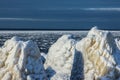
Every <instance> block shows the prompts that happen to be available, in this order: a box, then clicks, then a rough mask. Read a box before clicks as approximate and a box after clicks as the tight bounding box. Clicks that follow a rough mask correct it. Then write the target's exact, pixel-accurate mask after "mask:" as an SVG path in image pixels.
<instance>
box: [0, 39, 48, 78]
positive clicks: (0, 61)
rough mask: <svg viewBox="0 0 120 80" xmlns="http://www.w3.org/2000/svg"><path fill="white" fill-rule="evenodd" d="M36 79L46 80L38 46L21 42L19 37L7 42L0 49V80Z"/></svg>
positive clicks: (30, 42)
mask: <svg viewBox="0 0 120 80" xmlns="http://www.w3.org/2000/svg"><path fill="white" fill-rule="evenodd" d="M36 79H38V80H46V74H45V70H44V67H43V64H42V61H41V55H40V52H39V49H38V47H37V45H36V44H35V43H34V42H32V41H26V42H23V41H20V40H19V39H18V37H13V38H12V39H10V40H7V41H6V42H5V44H4V46H3V47H1V48H0V80H36Z"/></svg>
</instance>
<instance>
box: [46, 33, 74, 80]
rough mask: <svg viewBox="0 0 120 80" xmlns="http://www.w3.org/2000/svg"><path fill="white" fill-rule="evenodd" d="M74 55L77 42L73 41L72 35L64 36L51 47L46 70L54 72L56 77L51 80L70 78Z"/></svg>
mask: <svg viewBox="0 0 120 80" xmlns="http://www.w3.org/2000/svg"><path fill="white" fill-rule="evenodd" d="M74 55H75V40H74V39H72V36H71V35H63V36H62V37H61V38H59V39H58V40H57V41H56V43H54V44H53V45H52V46H51V47H50V49H49V52H48V54H47V58H46V62H45V68H46V69H47V68H48V69H50V68H51V69H52V70H54V72H55V75H54V76H53V77H52V78H51V80H66V79H64V77H66V78H68V79H69V78H70V77H69V76H70V74H71V70H72V66H73V60H74ZM62 76H63V77H62ZM68 79H67V80H68Z"/></svg>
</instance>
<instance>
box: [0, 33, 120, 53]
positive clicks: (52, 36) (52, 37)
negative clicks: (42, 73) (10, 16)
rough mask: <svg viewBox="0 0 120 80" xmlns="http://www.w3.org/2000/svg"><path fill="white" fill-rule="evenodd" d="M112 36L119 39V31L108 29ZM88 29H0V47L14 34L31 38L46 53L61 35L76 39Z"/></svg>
mask: <svg viewBox="0 0 120 80" xmlns="http://www.w3.org/2000/svg"><path fill="white" fill-rule="evenodd" d="M110 32H111V33H112V35H113V37H114V38H118V39H120V31H110ZM87 33H88V31H0V47H2V46H3V45H4V43H5V41H7V40H8V39H11V38H12V37H14V36H17V37H19V39H20V40H22V41H28V40H32V41H34V42H35V43H37V46H38V47H39V50H40V52H41V53H45V54H47V53H48V51H49V48H50V47H51V45H53V44H54V43H55V42H56V41H57V40H58V39H59V38H60V37H61V36H63V35H72V37H73V39H75V40H76V41H79V40H81V39H82V38H84V37H86V36H87Z"/></svg>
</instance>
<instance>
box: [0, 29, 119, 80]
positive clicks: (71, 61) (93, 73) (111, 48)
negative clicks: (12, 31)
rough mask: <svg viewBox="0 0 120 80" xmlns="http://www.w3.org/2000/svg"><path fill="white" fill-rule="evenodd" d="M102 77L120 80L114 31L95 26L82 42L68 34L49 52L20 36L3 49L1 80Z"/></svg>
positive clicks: (117, 41) (0, 62)
mask: <svg viewBox="0 0 120 80" xmlns="http://www.w3.org/2000/svg"><path fill="white" fill-rule="evenodd" d="M83 32H84V31H83ZM75 33H76V32H75ZM56 34H57V32H56ZM81 34H84V33H80V35H81ZM114 35H115V34H114ZM98 79H100V80H120V39H119V38H115V37H114V36H113V32H109V31H104V30H99V29H97V27H93V28H92V29H91V30H90V31H89V32H88V34H87V35H86V36H85V37H84V38H82V39H81V40H79V41H78V40H75V39H74V37H73V36H72V35H70V34H69V33H67V34H66V35H63V36H61V37H60V38H59V39H58V40H57V41H56V42H55V43H54V44H53V45H51V47H50V48H49V51H48V53H47V54H45V53H42V52H40V51H39V48H38V46H37V44H36V43H35V42H33V41H31V40H28V41H21V40H20V39H19V38H18V37H13V38H11V39H9V40H7V41H6V42H5V43H4V45H3V46H2V47H1V48H0V80H98Z"/></svg>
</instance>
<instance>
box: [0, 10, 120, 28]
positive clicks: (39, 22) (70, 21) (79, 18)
mask: <svg viewBox="0 0 120 80" xmlns="http://www.w3.org/2000/svg"><path fill="white" fill-rule="evenodd" d="M0 18H3V19H0V28H1V29H72V30H73V29H90V28H91V27H93V26H98V27H99V28H100V29H115V30H120V11H114V10H109V11H108V10H107V11H106V10H100V11H99V10H93V11H92V10H81V9H73V10H72V9H67V10H60V9H58V10H57V9H55V10H54V9H53V10H44V9H43V10H41V9H34V8H33V9H29V8H28V9H26V8H25V9H24V8H5V9H0ZM8 18H10V19H8ZM11 18H12V19H11ZM19 18H20V19H19Z"/></svg>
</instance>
